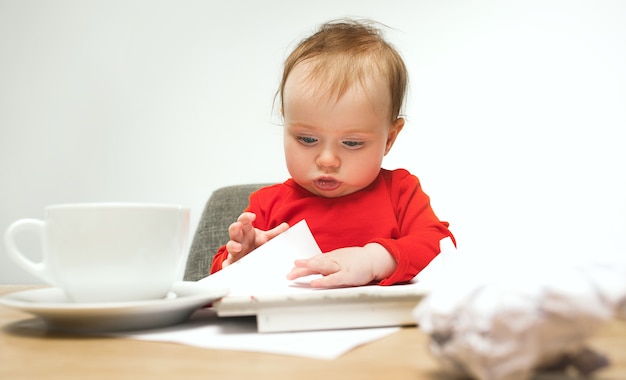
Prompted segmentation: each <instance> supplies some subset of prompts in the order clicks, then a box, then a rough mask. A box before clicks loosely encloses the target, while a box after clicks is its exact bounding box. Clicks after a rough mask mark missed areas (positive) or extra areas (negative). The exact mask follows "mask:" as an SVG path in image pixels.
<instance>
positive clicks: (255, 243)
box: [222, 212, 289, 267]
mask: <svg viewBox="0 0 626 380" xmlns="http://www.w3.org/2000/svg"><path fill="white" fill-rule="evenodd" d="M254 219H256V214H254V213H251V212H244V213H243V214H241V215H240V216H239V218H237V221H236V222H235V223H233V224H231V225H230V226H229V227H228V235H229V237H230V240H229V241H228V243H226V250H227V251H228V257H227V258H226V260H224V262H223V263H222V267H226V266H228V265H230V264H232V263H234V262H235V261H237V260H239V259H241V258H242V257H244V256H245V255H247V254H248V253H250V252H252V251H253V250H255V249H256V248H258V247H260V246H261V245H263V244H265V243H266V242H268V241H269V240H271V239H273V238H274V237H276V236H277V235H279V234H281V233H283V232H285V231H287V229H288V228H289V225H288V224H287V223H282V224H280V225H278V226H277V227H274V228H273V229H271V230H269V231H262V230H259V229H257V228H254V227H253V226H252V222H253V221H254Z"/></svg>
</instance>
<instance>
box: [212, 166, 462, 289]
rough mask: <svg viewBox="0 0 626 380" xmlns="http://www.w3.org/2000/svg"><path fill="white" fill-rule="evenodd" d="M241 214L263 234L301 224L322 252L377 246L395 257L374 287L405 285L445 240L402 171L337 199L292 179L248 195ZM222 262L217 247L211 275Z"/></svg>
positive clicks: (443, 227)
mask: <svg viewBox="0 0 626 380" xmlns="http://www.w3.org/2000/svg"><path fill="white" fill-rule="evenodd" d="M246 211H250V212H253V213H255V214H256V219H255V221H254V223H253V225H254V227H256V228H259V229H261V230H269V229H272V228H274V227H276V226H278V225H279V224H280V223H282V222H287V223H288V224H289V225H290V226H292V225H294V224H296V223H297V222H299V221H301V220H302V219H306V221H307V224H308V225H309V228H310V229H311V233H312V234H313V237H315V240H316V242H317V244H318V245H319V247H320V249H321V250H322V252H329V251H332V250H334V249H337V248H343V247H355V246H359V247H361V246H364V245H366V244H368V243H378V244H380V245H382V246H383V247H385V248H386V249H387V251H388V252H389V253H390V254H391V255H392V256H393V257H394V258H395V260H396V261H397V263H398V265H397V268H396V270H395V272H394V273H393V274H392V275H391V276H390V277H388V278H386V279H384V280H382V281H381V282H380V285H392V284H395V283H399V282H404V281H409V280H411V279H412V278H413V277H415V275H416V274H418V273H419V272H420V271H421V270H422V269H424V267H426V265H428V263H430V261H431V260H432V259H433V258H435V256H437V254H439V241H440V240H441V239H444V238H446V237H450V238H451V239H452V240H453V241H454V237H453V236H452V233H451V232H450V231H449V230H448V223H447V222H441V221H439V219H438V218H437V216H436V215H435V213H434V212H433V210H432V208H431V206H430V199H429V197H428V196H427V195H426V194H425V193H424V192H423V191H422V188H421V186H420V183H419V180H418V179H417V177H415V176H414V175H412V174H410V173H409V172H408V171H406V170H404V169H397V170H393V171H390V170H386V169H381V171H380V174H379V175H378V177H377V178H376V179H375V180H374V182H372V184H370V185H369V186H368V187H366V188H365V189H362V190H360V191H357V192H355V193H352V194H349V195H346V196H343V197H339V198H324V197H320V196H317V195H314V194H312V193H310V192H309V191H307V190H305V189H304V188H302V187H301V186H299V185H298V184H297V183H295V181H294V180H293V179H289V180H287V181H286V182H284V183H282V184H278V185H272V186H268V187H265V188H262V189H260V190H258V191H256V192H254V193H253V194H252V195H251V196H250V204H249V206H248V208H247V209H246ZM227 257H228V252H227V251H226V246H222V247H221V248H220V249H219V250H218V251H217V253H216V255H215V257H214V258H213V263H212V266H211V273H214V272H216V271H218V270H220V269H221V268H222V262H223V261H224V260H225V259H226V258H227Z"/></svg>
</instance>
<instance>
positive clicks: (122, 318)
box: [0, 281, 228, 332]
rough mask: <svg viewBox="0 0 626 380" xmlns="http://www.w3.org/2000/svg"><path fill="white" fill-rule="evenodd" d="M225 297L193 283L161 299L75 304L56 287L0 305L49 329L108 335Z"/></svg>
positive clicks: (0, 300) (174, 319)
mask: <svg viewBox="0 0 626 380" xmlns="http://www.w3.org/2000/svg"><path fill="white" fill-rule="evenodd" d="M226 294H228V290H227V289H210V288H207V287H205V286H202V285H199V284H198V283H196V282H185V281H181V282H177V283H175V284H174V286H173V287H172V291H171V292H170V293H169V294H168V296H167V297H166V298H164V299H157V300H146V301H136V302H117V303H75V302H72V301H70V300H69V299H68V298H67V296H66V295H65V294H64V292H63V291H62V290H61V289H58V288H44V289H33V290H25V291H21V292H15V293H10V294H7V295H5V296H3V297H0V304H3V305H5V306H8V307H11V308H14V309H18V310H21V311H25V312H28V313H31V314H34V315H36V316H38V317H40V318H41V319H43V320H44V321H45V322H46V324H47V325H48V327H49V328H50V329H53V330H62V331H69V332H109V331H120V330H135V329H148V328H155V327H162V326H168V325H173V324H176V323H180V322H183V321H185V320H187V319H188V318H189V316H191V314H192V313H193V312H194V311H195V310H196V309H198V308H200V307H202V306H205V305H207V304H209V303H211V302H213V301H215V300H217V299H220V298H222V297H223V296H225V295H226Z"/></svg>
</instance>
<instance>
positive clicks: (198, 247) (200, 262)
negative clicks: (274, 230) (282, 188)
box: [184, 183, 269, 281]
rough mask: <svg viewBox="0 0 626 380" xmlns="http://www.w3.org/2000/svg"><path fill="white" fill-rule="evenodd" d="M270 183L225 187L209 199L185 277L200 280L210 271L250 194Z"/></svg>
mask: <svg viewBox="0 0 626 380" xmlns="http://www.w3.org/2000/svg"><path fill="white" fill-rule="evenodd" d="M267 185H269V184H261V183H257V184H246V185H234V186H227V187H222V188H219V189H217V190H215V191H214V192H213V194H211V197H210V198H209V200H208V201H207V203H206V205H205V207H204V211H203V212H202V216H201V217H200V221H199V222H198V228H197V229H196V233H195V234H194V237H193V241H192V243H191V248H190V250H189V257H188V258H187V266H186V267H185V276H184V279H185V281H197V280H200V279H201V278H204V277H206V276H208V275H209V271H210V270H211V262H212V261H213V256H214V255H215V253H216V252H217V250H218V248H219V247H221V246H222V245H224V244H226V242H227V241H228V226H230V225H231V224H232V223H233V222H234V221H235V220H237V217H238V216H239V215H240V214H241V213H242V212H243V210H245V208H246V207H247V206H248V202H249V198H250V194H251V193H252V192H254V191H256V190H258V189H260V188H261V187H263V186H267Z"/></svg>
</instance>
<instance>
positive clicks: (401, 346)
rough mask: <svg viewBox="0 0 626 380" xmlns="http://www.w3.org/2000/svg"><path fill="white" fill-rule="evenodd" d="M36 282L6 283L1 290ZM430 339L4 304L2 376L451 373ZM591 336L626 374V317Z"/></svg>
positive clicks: (392, 377)
mask: <svg viewBox="0 0 626 380" xmlns="http://www.w3.org/2000/svg"><path fill="white" fill-rule="evenodd" d="M29 288H32V286H31V287H29V286H24V285H0V295H2V294H6V293H10V292H13V291H19V290H25V289H29ZM427 342H428V338H427V336H426V335H425V334H423V333H422V332H420V331H419V329H416V328H403V329H401V330H400V331H399V332H397V333H394V334H393V335H390V336H387V337H385V338H383V339H380V340H377V341H375V342H373V343H370V344H366V345H364V346H361V347H358V348H356V349H354V350H352V351H350V352H348V353H347V354H345V355H343V356H341V357H339V358H338V359H336V360H318V359H308V358H301V357H291V356H282V355H273V354H262V353H253V352H240V351H227V350H210V349H203V348H195V347H190V346H184V345H179V344H172V343H159V342H144V341H138V340H132V339H124V338H105V337H85V336H73V335H63V334H59V333H52V332H48V331H46V329H45V326H44V325H43V323H42V322H41V321H40V320H38V319H36V318H34V317H33V316H32V315H30V314H27V313H23V312H20V311H17V310H13V309H9V308H6V307H4V306H0V379H87V378H89V379H100V378H102V379H159V380H161V379H170V378H171V379H298V380H306V379H315V380H320V379H377V380H379V379H389V380H402V379H411V380H419V379H438V380H443V379H447V377H446V376H445V374H443V373H442V372H441V370H440V368H439V365H438V363H437V362H436V360H434V359H433V358H432V357H431V355H430V354H429V353H428V349H427ZM590 343H591V345H592V347H594V348H596V349H597V350H598V351H600V352H602V353H604V354H606V355H608V356H609V357H610V359H611V361H612V365H611V367H608V368H606V369H603V370H601V371H599V372H598V373H597V375H596V378H597V379H607V380H608V379H615V380H616V379H626V322H624V321H621V322H617V321H616V322H611V323H609V324H608V325H606V326H605V328H603V329H602V331H601V332H600V333H599V334H597V335H596V336H595V337H594V338H593V339H592V340H591V341H590ZM560 378H566V377H560ZM550 379H551V380H552V379H555V377H550Z"/></svg>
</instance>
